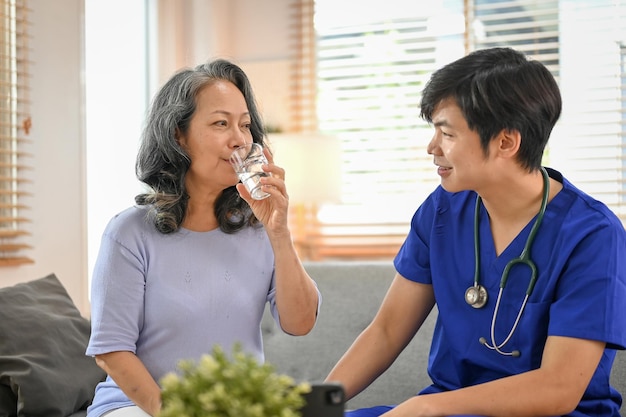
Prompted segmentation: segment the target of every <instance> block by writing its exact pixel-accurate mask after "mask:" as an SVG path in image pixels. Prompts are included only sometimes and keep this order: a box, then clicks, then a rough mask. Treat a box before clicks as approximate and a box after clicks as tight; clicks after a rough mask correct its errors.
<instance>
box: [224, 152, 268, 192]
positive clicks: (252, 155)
mask: <svg viewBox="0 0 626 417" xmlns="http://www.w3.org/2000/svg"><path fill="white" fill-rule="evenodd" d="M230 163H231V165H232V166H233V168H234V169H235V172H236V173H237V175H238V176H239V180H240V181H241V182H242V183H243V185H245V186H246V189H247V190H248V192H249V193H250V195H251V196H252V198H254V199H255V200H263V199H264V198H267V197H269V196H270V195H269V194H268V193H266V192H265V191H262V190H261V182H260V181H261V177H267V176H269V174H268V173H267V172H264V171H263V168H262V167H263V165H264V164H267V158H265V154H263V147H262V146H261V145H259V144H258V143H247V144H245V145H244V146H241V147H239V148H237V149H235V151H234V152H233V153H232V155H231V156H230Z"/></svg>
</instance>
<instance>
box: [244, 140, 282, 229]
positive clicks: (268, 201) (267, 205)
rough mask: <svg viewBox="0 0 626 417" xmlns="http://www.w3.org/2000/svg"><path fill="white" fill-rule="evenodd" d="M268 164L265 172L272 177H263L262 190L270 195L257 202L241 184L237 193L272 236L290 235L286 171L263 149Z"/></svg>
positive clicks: (264, 167)
mask: <svg viewBox="0 0 626 417" xmlns="http://www.w3.org/2000/svg"><path fill="white" fill-rule="evenodd" d="M263 153H264V154H265V157H266V158H267V161H268V164H267V165H264V166H263V171H264V172H267V173H269V174H271V175H269V176H267V177H261V179H260V181H261V184H262V190H263V191H265V192H267V193H268V194H270V196H269V197H267V198H265V199H263V200H255V199H253V198H252V197H251V196H250V193H249V192H248V190H246V187H245V186H244V185H243V184H241V183H239V184H237V191H239V195H240V196H241V198H243V199H244V200H245V201H246V202H247V203H248V205H249V206H250V208H251V209H252V212H253V213H254V215H255V216H256V218H257V219H259V221H260V222H261V223H263V226H265V229H266V231H267V233H268V235H269V236H270V237H271V236H281V235H289V225H288V222H287V220H288V210H289V195H288V194H287V188H286V186H285V170H284V169H282V168H281V167H279V166H277V165H275V164H274V157H273V156H272V154H271V153H270V152H269V151H268V150H267V149H263Z"/></svg>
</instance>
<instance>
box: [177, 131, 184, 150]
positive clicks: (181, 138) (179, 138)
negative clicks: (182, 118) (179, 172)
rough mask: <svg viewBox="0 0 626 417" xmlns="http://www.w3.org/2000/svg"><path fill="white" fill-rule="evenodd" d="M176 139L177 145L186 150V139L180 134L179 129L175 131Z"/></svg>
mask: <svg viewBox="0 0 626 417" xmlns="http://www.w3.org/2000/svg"><path fill="white" fill-rule="evenodd" d="M174 139H175V140H176V143H178V146H180V147H181V148H183V149H185V150H186V147H185V140H184V139H185V138H184V137H183V135H181V134H180V130H179V129H178V128H176V130H175V131H174Z"/></svg>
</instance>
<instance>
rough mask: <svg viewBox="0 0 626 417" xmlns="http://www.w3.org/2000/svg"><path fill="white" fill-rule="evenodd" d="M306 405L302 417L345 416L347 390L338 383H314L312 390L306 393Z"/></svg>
mask: <svg viewBox="0 0 626 417" xmlns="http://www.w3.org/2000/svg"><path fill="white" fill-rule="evenodd" d="M304 398H305V399H306V405H305V406H304V407H302V409H301V411H302V417H343V415H344V410H345V399H346V396H345V392H344V390H343V386H342V385H341V384H338V383H330V382H326V383H312V384H311V392H309V393H307V394H304Z"/></svg>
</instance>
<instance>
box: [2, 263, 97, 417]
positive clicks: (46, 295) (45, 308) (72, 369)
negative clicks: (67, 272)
mask: <svg viewBox="0 0 626 417" xmlns="http://www.w3.org/2000/svg"><path fill="white" fill-rule="evenodd" d="M90 331H91V329H90V324H89V321H88V320H87V319H86V318H84V317H82V316H81V314H80V312H79V311H78V309H77V308H76V306H75V305H74V303H73V302H72V299H71V298H70V296H69V295H68V293H67V291H66V290H65V288H64V287H63V285H62V284H61V282H60V281H59V280H58V278H57V277H56V276H55V275H54V274H50V275H48V276H47V277H45V278H41V279H37V280H34V281H30V282H26V283H21V284H17V285H14V286H12V287H6V288H1V289H0V385H4V386H6V387H9V388H10V389H11V391H12V392H13V394H14V395H15V397H16V398H17V417H26V416H28V417H39V416H41V417H44V416H45V417H66V416H68V415H70V414H72V413H73V412H75V411H77V410H80V409H84V408H85V407H86V406H87V405H89V404H90V403H91V399H92V398H93V395H94V389H95V386H96V384H97V383H98V382H99V381H101V380H103V378H104V376H105V374H104V372H103V371H102V370H101V369H100V368H99V367H98V366H97V365H96V364H95V361H94V359H93V358H90V357H87V356H85V349H86V347H87V342H88V340H89V335H90ZM6 403H7V402H6V401H2V402H0V407H3V406H4V404H6ZM8 403H9V404H10V401H9V402H8ZM15 411H16V410H13V411H11V410H0V415H5V414H6V415H9V416H12V415H14V414H15ZM3 413H4V414H3Z"/></svg>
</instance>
